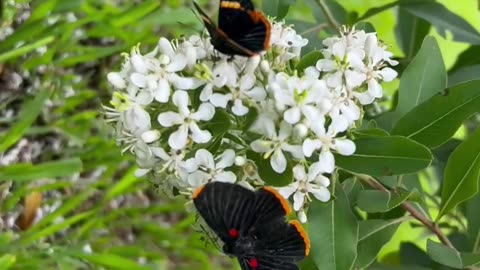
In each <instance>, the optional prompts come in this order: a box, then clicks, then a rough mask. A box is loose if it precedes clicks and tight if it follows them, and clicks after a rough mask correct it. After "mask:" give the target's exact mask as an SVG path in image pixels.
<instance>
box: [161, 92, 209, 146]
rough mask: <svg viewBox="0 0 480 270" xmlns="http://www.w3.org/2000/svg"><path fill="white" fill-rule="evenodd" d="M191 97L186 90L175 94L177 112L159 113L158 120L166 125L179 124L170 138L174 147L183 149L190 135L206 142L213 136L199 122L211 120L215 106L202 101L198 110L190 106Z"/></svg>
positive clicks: (197, 141)
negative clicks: (191, 108) (191, 109)
mask: <svg viewBox="0 0 480 270" xmlns="http://www.w3.org/2000/svg"><path fill="white" fill-rule="evenodd" d="M189 100H190V99H189V97H188V94H187V92H185V91H177V92H175V93H174V94H173V104H175V105H176V106H177V108H178V113H176V112H164V113H161V114H159V115H158V122H159V123H160V125H162V126H164V127H171V126H176V125H179V127H178V129H177V130H176V131H175V132H173V133H172V134H171V135H170V137H169V138H168V145H170V147H172V148H173V149H182V148H184V147H185V145H186V144H187V139H188V137H190V138H191V139H192V140H193V141H194V142H196V143H206V142H208V141H210V139H211V138H212V134H210V132H209V131H207V130H201V129H200V128H199V127H198V125H197V122H200V121H209V120H210V119H212V118H213V115H214V114H215V108H214V107H213V106H212V105H211V104H209V103H202V104H201V105H200V106H199V108H198V110H197V111H196V112H193V111H190V109H189V108H188V104H189Z"/></svg>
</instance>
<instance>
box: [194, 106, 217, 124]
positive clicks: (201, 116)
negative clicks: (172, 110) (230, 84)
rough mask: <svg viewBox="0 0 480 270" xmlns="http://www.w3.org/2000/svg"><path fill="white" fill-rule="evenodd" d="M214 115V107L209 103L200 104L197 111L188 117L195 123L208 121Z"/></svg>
mask: <svg viewBox="0 0 480 270" xmlns="http://www.w3.org/2000/svg"><path fill="white" fill-rule="evenodd" d="M214 115H215V107H213V105H212V104H210V103H206V102H205V103H202V104H200V106H199V107H198V110H197V111H196V112H194V113H192V115H191V116H190V118H191V119H194V120H196V121H200V120H202V121H209V120H211V119H212V118H213V116H214Z"/></svg>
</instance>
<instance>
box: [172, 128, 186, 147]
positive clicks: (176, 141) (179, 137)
mask: <svg viewBox="0 0 480 270" xmlns="http://www.w3.org/2000/svg"><path fill="white" fill-rule="evenodd" d="M187 138H188V127H187V126H186V125H185V124H183V125H180V126H179V127H178V129H177V130H176V131H175V132H173V133H172V134H170V137H168V145H170V147H171V148H173V149H183V148H184V147H185V145H187Z"/></svg>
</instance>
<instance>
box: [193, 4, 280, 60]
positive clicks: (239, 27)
mask: <svg viewBox="0 0 480 270" xmlns="http://www.w3.org/2000/svg"><path fill="white" fill-rule="evenodd" d="M193 4H194V5H195V8H196V9H197V11H198V13H199V14H200V17H201V19H202V21H203V23H204V24H205V27H206V28H207V30H208V32H209V33H210V37H211V42H212V44H213V47H214V48H215V49H217V50H218V51H219V52H221V53H224V54H227V55H243V56H254V55H256V54H258V53H259V52H261V51H264V50H266V49H268V47H269V44H270V28H271V26H270V23H269V22H268V20H267V19H266V18H265V16H264V15H263V14H262V13H261V12H258V11H255V10H254V8H253V4H252V2H251V1H250V0H231V1H226V0H221V1H220V7H219V13H218V26H216V25H215V23H214V22H213V21H212V19H211V18H210V17H208V16H207V14H206V13H205V12H204V11H203V10H201V9H200V7H199V6H198V5H197V3H195V2H193Z"/></svg>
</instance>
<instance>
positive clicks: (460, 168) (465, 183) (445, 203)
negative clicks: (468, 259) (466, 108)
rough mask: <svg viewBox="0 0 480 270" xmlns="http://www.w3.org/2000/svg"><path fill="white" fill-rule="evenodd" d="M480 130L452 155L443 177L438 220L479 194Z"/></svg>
mask: <svg viewBox="0 0 480 270" xmlns="http://www.w3.org/2000/svg"><path fill="white" fill-rule="evenodd" d="M479 176H480V128H478V129H477V130H476V131H475V132H474V133H472V134H471V135H470V136H469V137H468V139H467V140H465V141H464V142H462V143H461V144H460V145H459V146H458V147H457V148H456V149H455V150H454V151H453V153H452V154H451V155H450V158H449V159H448V161H447V166H446V168H445V173H444V176H443V187H442V203H441V207H440V212H439V213H438V217H437V220H439V219H440V218H441V217H442V216H443V215H445V214H446V213H448V212H449V211H450V210H452V209H453V208H454V207H455V206H456V205H457V204H459V203H461V202H464V201H466V200H468V199H470V198H471V197H473V196H474V195H475V194H476V193H477V192H478V178H479Z"/></svg>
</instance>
